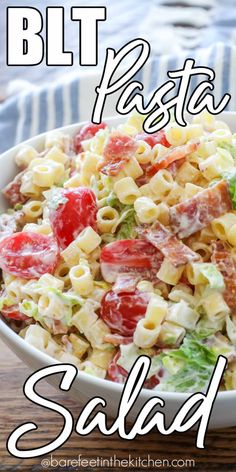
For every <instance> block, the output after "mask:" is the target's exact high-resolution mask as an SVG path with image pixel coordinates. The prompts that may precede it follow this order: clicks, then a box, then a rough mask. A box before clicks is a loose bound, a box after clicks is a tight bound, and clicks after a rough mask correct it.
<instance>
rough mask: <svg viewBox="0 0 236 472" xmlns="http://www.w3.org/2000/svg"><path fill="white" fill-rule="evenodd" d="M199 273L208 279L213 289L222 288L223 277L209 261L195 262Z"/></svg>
mask: <svg viewBox="0 0 236 472" xmlns="http://www.w3.org/2000/svg"><path fill="white" fill-rule="evenodd" d="M196 265H197V266H198V268H199V271H200V272H201V274H202V275H203V276H204V277H205V278H206V279H207V280H208V282H209V286H210V288H212V289H215V290H224V288H225V284H224V277H223V275H222V274H221V272H220V271H219V270H218V269H217V267H216V266H215V265H214V264H212V263H210V262H203V263H197V264H196Z"/></svg>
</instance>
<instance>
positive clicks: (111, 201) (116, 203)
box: [106, 192, 124, 210]
mask: <svg viewBox="0 0 236 472" xmlns="http://www.w3.org/2000/svg"><path fill="white" fill-rule="evenodd" d="M106 204H107V205H108V206H110V207H112V208H117V209H119V210H122V208H124V205H122V203H121V202H120V200H119V199H118V198H117V196H116V194H115V193H114V192H111V193H109V195H108V197H107V198H106Z"/></svg>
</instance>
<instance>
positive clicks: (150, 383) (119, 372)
mask: <svg viewBox="0 0 236 472" xmlns="http://www.w3.org/2000/svg"><path fill="white" fill-rule="evenodd" d="M119 357H120V352H117V354H116V355H115V357H114V358H113V359H112V361H111V362H110V365H109V367H108V370H107V378H108V379H109V380H112V381H113V382H116V383H125V381H126V379H127V377H128V372H127V371H126V370H125V369H124V368H123V367H121V366H120V365H118V364H117V361H118V359H119ZM162 375H163V371H162V369H161V370H160V371H159V372H157V373H156V374H154V375H152V376H151V377H150V378H149V379H146V380H145V382H144V385H143V386H144V387H145V388H148V389H153V388H154V387H156V385H158V384H159V383H160V377H162Z"/></svg>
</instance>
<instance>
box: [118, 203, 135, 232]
mask: <svg viewBox="0 0 236 472" xmlns="http://www.w3.org/2000/svg"><path fill="white" fill-rule="evenodd" d="M135 227H136V221H135V211H134V208H133V207H131V208H128V209H127V210H124V212H123V213H122V214H121V217H120V223H119V229H118V232H117V234H116V238H117V239H134V238H135V236H136V232H135Z"/></svg>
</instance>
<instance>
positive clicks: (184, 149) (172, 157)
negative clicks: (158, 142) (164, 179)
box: [147, 143, 199, 177]
mask: <svg viewBox="0 0 236 472" xmlns="http://www.w3.org/2000/svg"><path fill="white" fill-rule="evenodd" d="M198 146H199V143H187V144H184V145H183V146H177V147H175V148H173V149H171V150H170V151H169V152H168V153H167V154H165V155H164V156H163V158H162V159H160V160H159V161H157V162H155V164H153V165H151V166H150V167H149V169H147V175H149V176H150V177H151V176H153V175H155V174H156V173H157V172H158V171H159V170H161V169H167V167H169V166H170V165H171V164H173V162H176V161H179V160H181V159H184V158H185V157H186V156H188V154H191V153H192V152H195V151H196V150H197V148H198Z"/></svg>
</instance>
